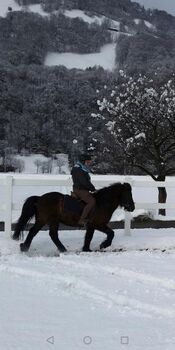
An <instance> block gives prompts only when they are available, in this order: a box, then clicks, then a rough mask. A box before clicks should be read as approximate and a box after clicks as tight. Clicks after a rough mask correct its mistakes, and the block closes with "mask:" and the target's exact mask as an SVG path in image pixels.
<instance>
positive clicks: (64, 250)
mask: <svg viewBox="0 0 175 350" xmlns="http://www.w3.org/2000/svg"><path fill="white" fill-rule="evenodd" d="M59 251H60V253H65V252H67V249H66V248H65V247H62V248H59Z"/></svg>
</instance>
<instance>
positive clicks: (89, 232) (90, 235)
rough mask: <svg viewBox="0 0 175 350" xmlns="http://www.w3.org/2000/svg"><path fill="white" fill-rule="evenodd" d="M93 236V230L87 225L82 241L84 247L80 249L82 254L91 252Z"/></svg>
mask: <svg viewBox="0 0 175 350" xmlns="http://www.w3.org/2000/svg"><path fill="white" fill-rule="evenodd" d="M93 234H94V228H93V227H92V226H90V225H87V230H86V234H85V239H84V245H83V248H82V251H83V252H91V249H90V243H91V241H92V238H93Z"/></svg>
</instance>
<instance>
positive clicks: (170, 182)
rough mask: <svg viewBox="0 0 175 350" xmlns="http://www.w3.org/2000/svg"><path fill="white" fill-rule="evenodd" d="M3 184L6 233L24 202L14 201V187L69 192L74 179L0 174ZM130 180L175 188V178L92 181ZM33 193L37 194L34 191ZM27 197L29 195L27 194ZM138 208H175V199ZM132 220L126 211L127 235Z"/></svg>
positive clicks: (98, 179)
mask: <svg viewBox="0 0 175 350" xmlns="http://www.w3.org/2000/svg"><path fill="white" fill-rule="evenodd" d="M0 181H1V186H3V187H4V190H5V191H4V194H5V196H4V203H2V202H1V205H0V210H1V211H3V212H4V213H5V217H4V222H5V233H6V234H7V235H9V234H11V227H12V226H11V225H12V211H13V210H21V208H22V204H23V203H17V202H15V203H13V190H14V187H18V186H25V187H28V186H32V187H36V186H37V187H40V186H44V187H49V186H52V187H53V186H55V187H61V188H62V192H63V193H65V192H66V193H69V191H70V189H71V186H72V180H71V176H70V175H31V176H29V175H16V174H10V175H9V174H3V175H0ZM117 181H120V182H129V183H130V184H131V186H132V187H133V188H135V187H143V188H149V187H151V188H156V187H166V188H175V178H168V179H167V180H166V181H165V182H155V181H153V180H151V179H148V177H145V179H143V177H142V179H139V177H132V176H131V177H128V176H116V175H93V176H92V182H93V184H94V185H95V187H96V188H100V187H103V186H107V185H109V184H111V183H114V182H117ZM45 192H49V188H46V191H45ZM33 194H36V193H35V192H33ZM26 197H27V196H26ZM135 207H136V209H149V210H150V209H164V208H165V209H175V201H174V202H171V203H166V204H160V203H153V202H149V203H146V202H142V203H140V202H139V203H137V202H136V203H135ZM131 220H132V215H131V213H129V212H125V220H124V228H125V235H130V234H131Z"/></svg>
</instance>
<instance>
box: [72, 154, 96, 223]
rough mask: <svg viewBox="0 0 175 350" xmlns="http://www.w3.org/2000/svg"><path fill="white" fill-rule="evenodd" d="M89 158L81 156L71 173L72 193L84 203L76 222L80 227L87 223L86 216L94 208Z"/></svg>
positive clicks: (85, 155) (87, 155) (84, 155)
mask: <svg viewBox="0 0 175 350" xmlns="http://www.w3.org/2000/svg"><path fill="white" fill-rule="evenodd" d="M90 165H91V156H90V155H89V154H81V155H80V156H79V159H78V161H77V163H76V164H75V165H74V167H73V168H72V171H71V175H72V180H73V191H74V193H75V194H76V195H77V197H79V198H80V199H81V200H82V201H84V202H85V203H86V205H85V207H84V209H83V212H82V215H81V217H80V219H79V221H78V224H79V225H80V226H84V225H85V224H86V222H87V218H88V214H89V213H90V211H91V210H92V209H93V207H94V206H95V198H94V197H93V195H92V194H91V193H90V192H94V191H95V187H94V185H93V184H92V183H91V178H90V175H89V173H90V169H89V166H90Z"/></svg>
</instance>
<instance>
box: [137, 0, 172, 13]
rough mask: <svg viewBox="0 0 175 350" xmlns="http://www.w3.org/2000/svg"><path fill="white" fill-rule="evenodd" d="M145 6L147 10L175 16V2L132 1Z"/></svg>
mask: <svg viewBox="0 0 175 350" xmlns="http://www.w3.org/2000/svg"><path fill="white" fill-rule="evenodd" d="M132 1H134V2H138V3H140V4H141V5H144V7H145V8H157V9H159V10H165V11H167V12H169V13H170V14H171V15H173V16H175V0H132Z"/></svg>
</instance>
